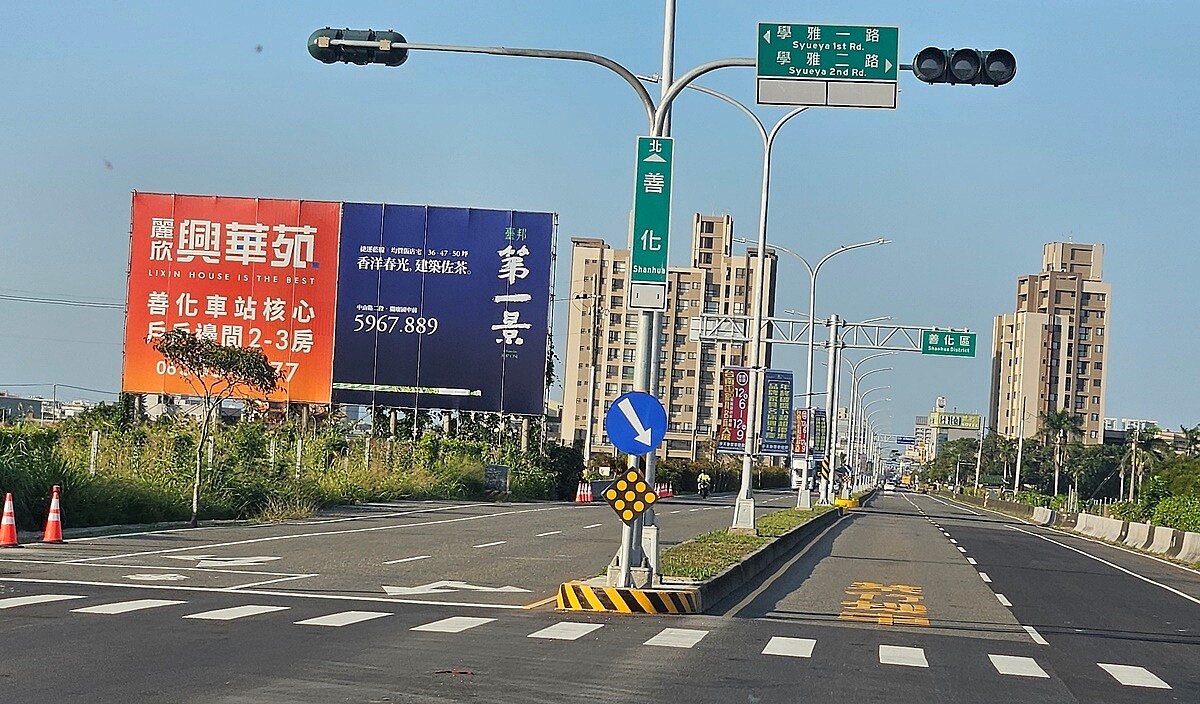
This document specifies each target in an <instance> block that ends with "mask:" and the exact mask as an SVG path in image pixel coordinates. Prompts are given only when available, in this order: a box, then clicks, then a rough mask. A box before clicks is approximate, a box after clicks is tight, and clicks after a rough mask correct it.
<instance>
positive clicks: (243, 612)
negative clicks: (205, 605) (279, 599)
mask: <svg viewBox="0 0 1200 704" xmlns="http://www.w3.org/2000/svg"><path fill="white" fill-rule="evenodd" d="M289 608H291V607H288V606H263V605H261V604H248V605H246V606H235V607H233V608H230V609H217V610H216V611H203V612H201V613H198V614H188V615H187V616H184V618H195V619H201V620H204V621H232V620H234V619H238V618H246V617H247V616H258V615H259V614H269V613H271V612H273V611H286V610H287V609H289Z"/></svg>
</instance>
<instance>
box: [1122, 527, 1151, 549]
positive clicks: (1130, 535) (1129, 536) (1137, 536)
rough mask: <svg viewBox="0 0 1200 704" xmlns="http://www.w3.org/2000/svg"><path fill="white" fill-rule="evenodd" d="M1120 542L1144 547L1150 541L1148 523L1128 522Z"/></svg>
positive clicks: (1132, 546) (1134, 546)
mask: <svg viewBox="0 0 1200 704" xmlns="http://www.w3.org/2000/svg"><path fill="white" fill-rule="evenodd" d="M1121 542H1123V543H1125V544H1126V545H1128V546H1129V547H1131V548H1144V547H1146V546H1147V545H1148V544H1149V543H1150V525H1149V524H1147V523H1130V524H1129V529H1128V530H1127V531H1126V532H1125V539H1124V540H1122V541H1121Z"/></svg>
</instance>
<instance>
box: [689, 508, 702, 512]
mask: <svg viewBox="0 0 1200 704" xmlns="http://www.w3.org/2000/svg"><path fill="white" fill-rule="evenodd" d="M699 510H700V509H698V508H693V509H688V513H692V512H694V511H699Z"/></svg>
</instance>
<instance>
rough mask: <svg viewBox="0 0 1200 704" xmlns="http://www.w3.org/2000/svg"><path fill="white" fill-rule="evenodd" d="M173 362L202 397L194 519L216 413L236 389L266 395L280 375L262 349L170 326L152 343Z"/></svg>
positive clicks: (193, 525)
mask: <svg viewBox="0 0 1200 704" xmlns="http://www.w3.org/2000/svg"><path fill="white" fill-rule="evenodd" d="M150 344H151V345H152V346H153V347H154V349H155V350H156V351H157V352H158V353H159V354H161V355H162V356H163V358H164V359H166V360H167V362H169V363H171V364H173V365H174V366H175V367H176V368H177V369H178V370H179V372H180V373H181V375H182V376H183V378H184V379H185V380H186V381H187V382H188V385H189V386H191V387H192V390H194V391H195V392H196V395H198V396H199V397H200V398H201V399H202V404H203V408H202V410H203V413H204V415H203V418H202V419H201V421H200V441H199V442H198V443H197V444H196V474H195V477H194V480H193V482H192V520H191V526H192V527H193V528H195V527H196V525H197V523H198V521H199V516H200V479H201V469H202V467H203V466H204V463H203V457H204V445H205V444H206V443H207V442H208V436H209V434H210V432H211V431H212V422H213V415H214V414H215V413H216V412H217V411H218V410H219V409H220V408H221V404H222V403H224V402H225V400H226V399H228V398H230V397H232V396H233V395H234V394H237V393H244V394H261V395H263V396H266V395H267V394H269V393H271V392H272V391H274V390H275V387H276V384H277V383H278V380H279V377H278V374H277V372H276V370H275V367H273V366H271V362H270V360H268V359H267V355H266V354H264V353H263V351H262V350H261V349H258V348H251V347H238V346H236V345H219V344H217V343H216V341H214V340H209V339H206V338H202V337H196V336H194V335H192V334H191V333H189V332H187V331H185V330H170V331H168V332H167V333H166V334H164V335H163V336H162V337H159V338H157V339H154V340H152V341H151V343H150Z"/></svg>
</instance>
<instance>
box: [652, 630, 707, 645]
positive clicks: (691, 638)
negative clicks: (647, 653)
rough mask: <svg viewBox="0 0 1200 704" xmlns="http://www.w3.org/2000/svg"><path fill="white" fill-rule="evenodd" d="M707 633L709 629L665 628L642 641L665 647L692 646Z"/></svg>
mask: <svg viewBox="0 0 1200 704" xmlns="http://www.w3.org/2000/svg"><path fill="white" fill-rule="evenodd" d="M706 635H708V631H698V630H694V629H691V628H664V629H662V631H661V632H660V633H659V634H658V635H656V636H654V637H653V638H651V639H650V640H648V641H646V642H645V643H642V645H658V646H662V647H664V648H691V647H692V646H694V645H696V644H697V643H699V642H700V640H701V639H702V638H704V636H706Z"/></svg>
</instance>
